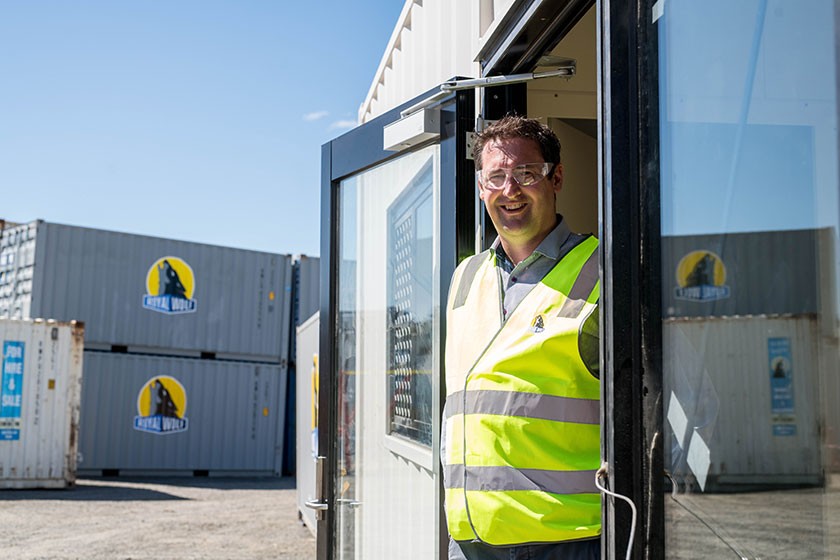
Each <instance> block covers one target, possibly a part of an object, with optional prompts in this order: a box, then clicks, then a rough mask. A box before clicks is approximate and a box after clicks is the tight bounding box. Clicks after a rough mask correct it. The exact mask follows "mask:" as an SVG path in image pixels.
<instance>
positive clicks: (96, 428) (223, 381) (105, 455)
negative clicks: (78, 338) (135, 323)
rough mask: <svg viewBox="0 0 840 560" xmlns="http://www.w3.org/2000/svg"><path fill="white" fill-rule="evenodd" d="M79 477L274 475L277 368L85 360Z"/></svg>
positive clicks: (126, 358)
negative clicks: (89, 475) (80, 475)
mask: <svg viewBox="0 0 840 560" xmlns="http://www.w3.org/2000/svg"><path fill="white" fill-rule="evenodd" d="M85 378H86V380H87V383H86V384H85V387H84V391H83V393H82V415H81V427H80V446H79V447H80V452H81V459H80V465H79V472H80V473H84V474H93V475H115V476H116V475H126V474H127V475H131V474H193V475H205V474H207V475H220V474H237V475H271V476H273V475H279V474H280V473H281V472H282V467H283V465H282V457H283V453H282V450H283V431H284V430H283V424H284V415H285V410H284V408H285V407H284V404H285V400H286V399H285V397H286V368H285V366H283V365H278V364H264V363H254V362H233V361H222V360H207V359H204V360H202V359H195V358H173V357H165V356H149V355H142V354H117V353H109V352H96V351H89V352H86V353H85Z"/></svg>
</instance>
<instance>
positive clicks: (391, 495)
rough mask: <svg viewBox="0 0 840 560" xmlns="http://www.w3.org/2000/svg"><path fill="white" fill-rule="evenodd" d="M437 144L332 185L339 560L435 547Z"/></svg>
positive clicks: (428, 554)
mask: <svg viewBox="0 0 840 560" xmlns="http://www.w3.org/2000/svg"><path fill="white" fill-rule="evenodd" d="M439 152H440V148H439V146H437V145H432V146H429V147H426V148H423V149H421V150H418V151H416V152H412V153H409V154H406V155H403V156H400V157H398V158H396V159H393V160H390V161H389V162H387V163H384V164H382V165H380V166H377V167H375V168H373V169H370V170H367V171H365V172H363V173H360V174H358V175H354V176H352V177H350V178H348V179H345V180H343V181H341V185H340V187H339V215H340V221H339V226H338V247H339V262H338V322H337V325H336V332H337V333H338V336H337V338H336V342H337V344H336V356H337V362H336V366H337V367H336V373H337V379H338V384H337V403H338V407H337V409H336V413H337V428H338V432H337V436H338V438H337V442H336V458H337V471H336V473H335V476H336V483H335V490H334V492H335V495H334V503H335V504H336V509H335V515H336V530H337V535H336V537H337V538H336V541H335V548H334V557H335V558H339V559H342V560H349V559H356V558H396V557H404V558H408V557H412V556H411V555H412V554H413V555H415V556H413V557H416V558H432V557H434V554H435V547H436V543H435V538H434V537H435V529H436V528H435V525H434V520H435V512H436V505H435V476H434V473H435V468H434V464H433V461H434V458H435V457H436V453H434V452H433V451H432V429H433V422H432V411H433V398H432V396H433V387H434V386H435V385H436V379H439V371H438V370H437V367H436V365H435V364H436V362H437V360H436V357H437V355H438V353H439V352H440V349H439V344H438V337H437V333H438V330H439V329H438V324H439V317H440V308H439V306H438V305H437V301H438V300H439V294H438V292H439V290H440V286H439V284H438V283H437V282H436V278H435V274H434V273H435V269H436V268H437V267H436V262H437V254H438V249H437V245H438V243H439V238H438V236H437V235H435V232H436V231H437V230H438V228H437V227H436V220H437V214H438V213H437V212H436V209H437V205H438V200H439V181H438V177H439V175H440V173H439V160H440V158H439ZM401 504H405V505H406V506H407V505H408V504H411V507H401ZM399 510H402V511H401V515H400V522H399V523H393V524H391V522H392V521H393V518H392V517H391V515H392V513H393V512H394V511H399ZM388 526H389V529H388V530H387V531H384V530H382V527H388ZM421 535H425V536H426V538H420V536H421ZM412 540H415V542H414V546H413V547H412V549H413V550H412V552H411V553H408V552H406V551H404V550H403V547H404V546H405V543H406V542H410V541H412Z"/></svg>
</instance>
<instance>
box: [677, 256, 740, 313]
mask: <svg viewBox="0 0 840 560" xmlns="http://www.w3.org/2000/svg"><path fill="white" fill-rule="evenodd" d="M725 282H726V267H725V266H724V265H723V260H721V258H720V257H719V256H717V255H716V254H715V253H713V252H711V251H692V252H691V253H689V254H687V255H685V256H684V257H683V258H682V259H681V260H680V262H679V264H678V265H677V283H678V284H679V286H678V287H677V288H675V290H674V297H675V298H677V299H683V300H689V301H714V300H717V299H724V298H728V297H729V286H727V285H726V283H725Z"/></svg>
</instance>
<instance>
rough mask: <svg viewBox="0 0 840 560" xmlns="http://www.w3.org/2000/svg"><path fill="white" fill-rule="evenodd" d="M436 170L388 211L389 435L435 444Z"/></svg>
mask: <svg viewBox="0 0 840 560" xmlns="http://www.w3.org/2000/svg"><path fill="white" fill-rule="evenodd" d="M433 218H434V216H433V214H432V166H431V161H429V163H428V164H427V165H425V166H424V167H423V168H422V169H421V171H420V172H419V173H418V175H417V176H416V177H415V178H414V179H413V180H412V181H411V182H410V184H409V185H408V187H407V188H406V189H405V191H404V192H403V193H402V195H401V196H400V197H399V198H398V199H397V200H395V201H394V202H393V204H392V205H391V207H390V208H389V209H388V223H389V228H388V235H389V237H390V240H389V243H388V344H387V349H388V350H387V351H388V377H389V379H388V395H389V403H388V414H389V419H388V420H389V424H388V425H389V431H390V433H396V434H400V435H402V436H405V437H407V438H409V439H412V440H415V441H417V442H418V443H422V444H424V445H427V446H431V445H432V380H431V374H432V358H433V355H432V352H433V348H432V343H433V339H432V336H433V334H434V333H433V331H432V311H433V308H432V265H433V264H434V263H433V262H432V220H433Z"/></svg>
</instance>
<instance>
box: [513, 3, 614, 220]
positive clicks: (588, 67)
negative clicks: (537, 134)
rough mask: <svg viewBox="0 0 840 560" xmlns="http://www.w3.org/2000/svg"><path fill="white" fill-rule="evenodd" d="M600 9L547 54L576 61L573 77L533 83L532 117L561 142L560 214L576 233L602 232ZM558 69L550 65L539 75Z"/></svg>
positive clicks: (592, 10)
mask: <svg viewBox="0 0 840 560" xmlns="http://www.w3.org/2000/svg"><path fill="white" fill-rule="evenodd" d="M595 15H596V14H595V8H594V6H593V8H591V9H590V10H589V11H588V12H587V13H586V15H585V16H584V17H583V18H582V19H581V20H580V22H578V24H577V25H576V26H575V27H574V28H572V30H571V31H570V32H569V33H568V34H567V35H566V36H565V37H564V38H563V39H562V40H561V41H560V42H559V43H558V44H557V46H556V47H555V48H554V49H552V51H551V52H550V53H548V55H549V56H551V57H560V58H573V59H575V61H576V62H577V64H576V71H575V75H574V77H572V78H568V79H566V78H548V79H539V80H534V81H532V82H529V84H528V116H529V117H533V118H538V119H540V120H541V121H543V122H545V123H546V124H548V125H549V126H550V127H551V129H552V130H553V131H554V132H555V133H556V134H557V136H558V138H559V139H560V145H561V147H562V149H561V156H562V162H563V174H564V181H563V190H562V191H561V192H560V194H559V195H558V197H557V211H558V212H559V213H561V214H563V216H564V218H565V219H566V220H567V222H568V224H569V227H570V228H571V230H572V231H575V232H578V233H593V234H596V235H597V233H598V149H597V148H598V146H597V133H596V131H597V112H598V94H597V87H598V79H597V51H596V28H595V25H596V19H595ZM551 69H553V68H552V66H551V65H550V64H546V65H545V66H540V67H538V68H537V69H536V71H548V70H551Z"/></svg>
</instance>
